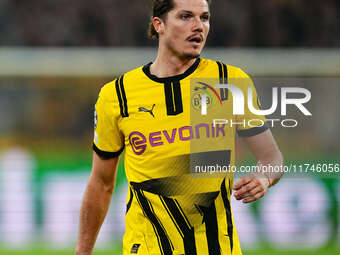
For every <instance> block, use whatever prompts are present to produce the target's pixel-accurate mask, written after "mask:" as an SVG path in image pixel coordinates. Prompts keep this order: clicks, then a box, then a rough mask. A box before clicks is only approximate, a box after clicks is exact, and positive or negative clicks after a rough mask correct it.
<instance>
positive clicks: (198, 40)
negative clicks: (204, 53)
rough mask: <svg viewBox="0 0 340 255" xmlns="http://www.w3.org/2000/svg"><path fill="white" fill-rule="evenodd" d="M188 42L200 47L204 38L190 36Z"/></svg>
mask: <svg viewBox="0 0 340 255" xmlns="http://www.w3.org/2000/svg"><path fill="white" fill-rule="evenodd" d="M187 41H188V42H189V43H191V44H193V45H196V46H199V45H201V44H202V42H203V37H202V36H201V35H194V36H190V37H189V38H188V39H187Z"/></svg>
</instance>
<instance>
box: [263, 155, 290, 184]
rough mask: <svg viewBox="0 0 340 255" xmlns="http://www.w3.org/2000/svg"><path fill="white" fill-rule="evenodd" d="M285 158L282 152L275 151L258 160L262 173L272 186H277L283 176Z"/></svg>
mask: <svg viewBox="0 0 340 255" xmlns="http://www.w3.org/2000/svg"><path fill="white" fill-rule="evenodd" d="M283 165H284V161H283V156H282V154H281V152H280V151H278V150H275V151H271V152H269V153H267V154H266V155H263V157H261V158H259V159H258V166H259V168H260V172H262V173H263V174H264V175H265V176H267V178H268V180H269V182H270V186H273V185H275V184H276V183H277V182H278V181H279V180H280V179H281V177H282V175H283Z"/></svg>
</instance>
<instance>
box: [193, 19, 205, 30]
mask: <svg viewBox="0 0 340 255" xmlns="http://www.w3.org/2000/svg"><path fill="white" fill-rule="evenodd" d="M193 31H194V32H203V22H202V20H201V18H200V17H195V19H194V24H193Z"/></svg>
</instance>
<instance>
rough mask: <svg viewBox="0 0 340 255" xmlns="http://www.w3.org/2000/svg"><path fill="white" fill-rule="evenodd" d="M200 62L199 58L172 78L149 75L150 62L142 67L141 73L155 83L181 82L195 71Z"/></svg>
mask: <svg viewBox="0 0 340 255" xmlns="http://www.w3.org/2000/svg"><path fill="white" fill-rule="evenodd" d="M200 61H201V58H197V59H196V61H195V63H194V64H192V65H191V66H190V67H189V68H188V69H187V70H186V71H185V72H184V73H182V74H177V75H174V76H169V77H163V78H159V77H157V76H156V75H153V74H151V73H150V66H151V64H152V62H150V63H148V64H147V65H145V66H143V72H144V73H145V75H146V76H148V77H149V78H150V79H151V80H153V81H155V82H160V83H165V82H173V81H179V80H183V79H184V78H186V77H187V76H189V75H190V74H192V73H193V72H194V71H195V70H196V69H197V67H198V65H199V63H200Z"/></svg>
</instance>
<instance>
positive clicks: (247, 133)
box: [237, 123, 269, 137]
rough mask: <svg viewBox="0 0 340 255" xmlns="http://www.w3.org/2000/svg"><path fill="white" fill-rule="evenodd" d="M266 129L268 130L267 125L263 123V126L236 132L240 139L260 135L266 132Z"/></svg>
mask: <svg viewBox="0 0 340 255" xmlns="http://www.w3.org/2000/svg"><path fill="white" fill-rule="evenodd" d="M268 128H269V127H268V124H267V123H265V124H264V125H263V126H258V127H253V128H249V129H240V130H237V134H238V136H240V137H250V136H254V135H258V134H261V133H263V132H264V131H266V130H267V129H268Z"/></svg>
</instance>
